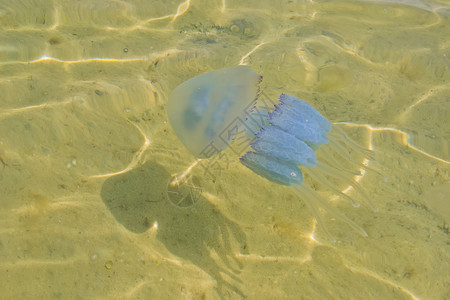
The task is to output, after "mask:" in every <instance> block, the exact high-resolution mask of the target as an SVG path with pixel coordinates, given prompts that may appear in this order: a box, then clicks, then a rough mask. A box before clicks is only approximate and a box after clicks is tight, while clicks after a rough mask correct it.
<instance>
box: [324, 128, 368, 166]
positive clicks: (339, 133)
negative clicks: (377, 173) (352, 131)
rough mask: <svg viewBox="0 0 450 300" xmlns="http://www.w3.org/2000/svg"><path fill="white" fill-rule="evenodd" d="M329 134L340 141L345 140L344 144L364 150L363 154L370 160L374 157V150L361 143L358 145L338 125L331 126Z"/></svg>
mask: <svg viewBox="0 0 450 300" xmlns="http://www.w3.org/2000/svg"><path fill="white" fill-rule="evenodd" d="M329 134H330V136H333V137H334V138H335V139H339V140H341V141H346V142H347V143H346V144H347V145H349V146H351V147H352V148H355V149H357V150H359V151H361V152H364V154H365V156H367V158H369V159H370V160H373V159H374V158H375V152H374V151H372V150H370V149H367V148H364V147H362V146H361V145H359V144H358V143H356V142H355V141H354V140H352V139H351V138H350V137H349V136H348V135H347V134H346V133H345V131H344V130H342V129H341V128H339V127H338V126H333V130H332V131H331V132H330V133H329Z"/></svg>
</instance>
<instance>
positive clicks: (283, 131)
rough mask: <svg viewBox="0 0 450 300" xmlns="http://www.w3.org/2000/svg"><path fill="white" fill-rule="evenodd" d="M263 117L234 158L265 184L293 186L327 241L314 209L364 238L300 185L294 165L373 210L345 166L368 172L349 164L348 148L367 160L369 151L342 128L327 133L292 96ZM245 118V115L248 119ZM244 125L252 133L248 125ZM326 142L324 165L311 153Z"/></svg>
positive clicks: (319, 120) (315, 114)
mask: <svg viewBox="0 0 450 300" xmlns="http://www.w3.org/2000/svg"><path fill="white" fill-rule="evenodd" d="M259 116H260V114H259ZM263 116H264V117H263V122H262V123H261V125H260V126H256V128H257V129H259V130H258V131H257V133H256V134H255V137H256V138H255V140H254V141H253V142H252V144H251V148H252V150H250V151H248V152H247V153H245V154H244V155H243V156H242V157H241V158H240V161H241V163H242V164H243V165H244V166H246V167H247V168H249V169H250V170H252V171H253V172H254V173H256V174H258V175H259V176H261V177H264V178H265V179H267V180H269V181H271V182H274V183H277V184H280V185H285V186H291V187H294V188H295V189H296V191H297V192H298V193H299V194H300V195H301V198H302V199H303V200H304V201H305V203H306V204H307V205H308V206H309V208H310V209H311V211H312V212H313V214H314V216H315V218H316V220H317V221H318V224H319V226H321V228H322V230H323V231H324V232H325V233H326V234H327V235H328V236H329V237H330V238H331V239H332V240H333V241H334V240H335V239H334V238H333V236H332V235H331V234H330V232H329V231H328V229H327V228H326V227H325V226H324V222H323V220H322V217H321V214H320V213H319V207H322V208H323V209H325V210H327V211H328V212H330V213H331V214H332V215H334V216H335V217H336V218H337V219H340V220H342V221H344V222H345V223H347V224H348V225H349V226H350V227H352V228H353V229H355V230H356V231H358V232H359V233H361V234H362V235H363V236H367V233H366V232H365V231H364V229H362V228H361V227H360V226H359V225H357V224H356V223H354V222H353V221H352V220H350V219H349V218H348V217H346V216H345V215H344V214H342V213H341V212H340V211H339V210H337V209H336V208H334V207H333V206H331V205H330V204H329V203H328V202H327V201H326V200H325V199H323V198H322V197H321V196H320V195H319V194H317V193H316V192H315V191H314V190H313V189H312V188H310V187H309V186H308V185H306V184H304V182H303V181H304V179H303V173H302V171H301V170H300V168H299V166H304V167H305V168H307V173H308V175H309V176H310V177H311V178H312V179H314V180H316V181H318V182H320V183H321V184H323V185H325V186H327V187H328V188H330V189H331V190H333V191H335V192H337V193H338V194H340V195H342V196H344V197H346V198H349V199H350V200H351V201H352V202H353V204H354V206H359V203H358V202H356V201H355V200H354V199H353V198H351V197H350V196H348V195H347V194H345V193H343V192H342V191H340V190H339V189H338V188H336V187H335V186H334V185H333V183H332V182H331V180H330V179H329V178H332V180H340V181H342V182H344V183H347V184H349V185H350V186H352V187H353V188H354V189H355V190H357V191H359V192H360V193H361V194H362V195H363V197H364V198H365V199H366V200H367V202H368V204H369V205H370V206H372V207H373V208H374V209H375V210H376V207H375V206H374V205H373V203H372V202H371V201H370V199H369V198H368V197H367V195H366V194H365V192H364V190H363V189H362V188H361V186H360V185H359V184H358V182H357V181H356V180H354V179H353V176H355V175H359V176H360V175H361V173H358V172H356V173H355V172H352V171H351V170H350V169H347V168H346V166H347V165H357V166H359V167H360V168H362V169H367V168H368V167H367V166H366V165H364V164H362V163H356V162H354V161H353V160H352V158H351V156H350V155H349V151H348V149H349V150H350V151H353V152H355V151H360V152H362V153H365V154H366V155H367V156H372V155H373V153H372V152H371V151H370V150H366V149H364V148H362V147H360V146H359V145H357V144H356V143H355V142H354V141H352V140H351V139H350V138H349V137H348V136H347V135H346V134H345V133H344V132H343V131H342V130H339V129H338V128H333V129H335V130H334V131H333V132H332V125H331V123H330V122H329V121H328V120H327V119H326V118H325V117H324V116H322V114H321V113H320V112H319V111H318V110H316V109H315V108H314V107H313V106H311V105H310V104H309V103H307V102H305V101H303V100H300V99H298V98H296V97H294V96H291V95H287V94H281V96H280V99H279V104H277V105H275V109H274V110H273V111H272V112H265V113H264V114H263ZM251 119H252V118H251V115H250V118H249V119H248V120H251ZM249 127H252V128H253V129H255V125H254V123H253V124H252V125H249ZM327 144H331V145H330V147H329V148H328V149H325V151H324V152H325V154H326V155H325V156H326V157H327V158H328V161H326V162H321V161H318V160H317V157H316V154H315V151H316V150H318V149H319V148H320V147H321V146H323V145H327ZM347 148H348V149H347Z"/></svg>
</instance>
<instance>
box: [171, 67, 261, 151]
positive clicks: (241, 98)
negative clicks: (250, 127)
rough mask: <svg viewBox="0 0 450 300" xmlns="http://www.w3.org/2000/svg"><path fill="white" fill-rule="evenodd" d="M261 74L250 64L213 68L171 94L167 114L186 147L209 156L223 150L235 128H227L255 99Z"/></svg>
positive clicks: (232, 135)
mask: <svg viewBox="0 0 450 300" xmlns="http://www.w3.org/2000/svg"><path fill="white" fill-rule="evenodd" d="M260 81H261V76H260V75H258V74H257V73H256V72H255V71H253V70H252V69H251V68H250V67H248V66H243V65H239V66H235V67H229V68H224V69H219V70H216V71H211V72H208V73H205V74H202V75H199V76H196V77H194V78H191V79H189V80H187V81H185V82H183V83H182V84H180V85H179V86H177V87H176V88H175V89H174V90H173V92H172V93H171V94H170V97H169V102H168V105H167V115H168V117H169V121H170V124H171V125H172V128H173V129H174V131H175V133H176V134H177V136H178V138H179V139H180V140H181V142H182V143H183V144H184V145H185V147H186V148H187V149H188V150H189V151H190V152H191V153H192V154H193V155H194V156H196V157H199V158H209V157H211V156H212V155H213V154H216V153H219V152H221V151H222V150H224V149H225V148H226V147H227V146H228V144H229V143H230V142H231V140H232V139H233V137H234V135H235V133H236V132H237V130H236V128H234V127H232V128H229V130H227V127H229V126H230V124H236V122H234V121H235V120H236V119H244V118H245V114H246V109H247V107H249V106H250V105H251V104H252V103H253V102H254V100H255V99H256V97H257V95H258V91H259V83H260Z"/></svg>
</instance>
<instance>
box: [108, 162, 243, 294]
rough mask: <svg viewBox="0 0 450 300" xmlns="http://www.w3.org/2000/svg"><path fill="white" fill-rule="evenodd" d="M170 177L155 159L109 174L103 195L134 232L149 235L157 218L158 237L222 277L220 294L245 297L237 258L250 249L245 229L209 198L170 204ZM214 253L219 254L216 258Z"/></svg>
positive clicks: (178, 253) (180, 254)
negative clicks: (186, 204)
mask: <svg viewBox="0 0 450 300" xmlns="http://www.w3.org/2000/svg"><path fill="white" fill-rule="evenodd" d="M170 178H171V176H170V174H169V173H168V172H167V171H166V169H165V168H164V167H163V166H161V165H160V164H158V163H156V162H151V161H150V162H147V163H145V164H144V165H142V166H141V167H139V168H136V169H133V170H131V171H129V172H127V173H124V174H119V175H116V176H113V177H110V178H108V179H107V180H106V181H105V182H104V184H103V186H102V190H101V197H102V200H103V202H104V203H105V205H106V207H107V208H108V209H109V210H110V212H111V213H112V215H113V216H114V217H115V219H116V220H117V222H119V223H120V224H122V225H123V226H124V227H125V228H126V229H127V230H129V231H131V232H134V233H143V232H145V231H147V230H148V229H149V228H150V227H151V226H153V224H154V223H155V222H157V224H158V229H157V234H156V238H157V239H158V240H159V241H160V242H162V243H163V244H164V245H165V247H166V249H167V250H168V251H170V252H171V253H172V254H174V255H176V256H178V257H181V258H183V259H185V260H188V261H190V262H191V263H193V264H194V265H196V266H198V267H199V268H201V269H202V270H203V271H205V272H206V273H208V274H209V275H210V276H211V277H212V278H213V279H214V280H216V282H217V286H216V289H217V292H218V293H219V295H220V296H225V295H226V293H228V292H229V291H231V292H235V293H237V294H238V295H240V296H242V297H244V295H243V293H242V291H241V290H240V289H239V287H238V286H239V285H240V284H241V280H240V279H239V273H240V271H241V269H242V267H243V266H242V264H241V263H240V262H239V261H238V260H237V259H236V258H235V253H236V252H242V253H247V252H246V248H247V246H246V236H245V234H244V232H243V231H242V229H241V228H240V227H239V225H238V224H236V223H234V222H233V221H232V220H230V219H228V218H227V217H226V216H224V215H223V214H221V213H220V210H219V209H217V208H216V207H215V206H214V205H213V204H211V203H210V202H208V201H207V200H206V199H204V198H200V199H199V200H198V201H197V203H196V204H195V206H193V207H190V208H180V207H177V206H175V205H174V204H172V203H170V202H169V201H168V200H167V197H166V189H167V184H168V182H169V180H170ZM233 242H234V243H233ZM236 243H237V244H238V245H239V246H237V245H236ZM237 247H239V248H240V249H238V250H236V248H237ZM213 252H214V253H215V254H216V255H217V257H218V258H213V257H212V256H211V253H213Z"/></svg>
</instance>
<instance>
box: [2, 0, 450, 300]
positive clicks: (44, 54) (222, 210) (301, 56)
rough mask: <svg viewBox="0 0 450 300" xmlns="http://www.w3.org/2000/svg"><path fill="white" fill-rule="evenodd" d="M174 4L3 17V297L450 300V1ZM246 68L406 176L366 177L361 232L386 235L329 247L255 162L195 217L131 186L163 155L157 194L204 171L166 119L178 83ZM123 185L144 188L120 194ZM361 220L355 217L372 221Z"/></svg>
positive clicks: (208, 198) (205, 193)
mask: <svg viewBox="0 0 450 300" xmlns="http://www.w3.org/2000/svg"><path fill="white" fill-rule="evenodd" d="M44 2H45V1H44ZM163 2H164V4H161V3H163ZM163 2H161V3H159V2H156V1H155V2H153V3H152V4H148V5H149V6H144V5H142V6H139V5H134V4H131V3H130V2H128V1H109V2H103V1H78V2H77V3H72V2H67V3H65V2H58V1H49V2H48V3H45V4H43V3H42V2H40V5H39V7H40V9H39V10H34V9H29V8H30V7H31V8H32V7H38V6H36V5H35V3H34V1H32V0H30V1H12V3H11V4H5V5H1V6H0V20H1V22H0V26H1V29H2V34H1V35H0V40H2V45H1V46H0V67H1V68H2V70H0V76H1V77H0V89H1V90H2V96H0V97H1V99H2V101H0V102H1V105H0V133H1V135H2V140H1V141H0V176H1V177H0V184H1V187H0V188H1V190H2V194H3V196H2V197H1V199H0V204H1V207H2V209H1V210H0V214H1V216H2V218H1V221H0V224H1V226H0V253H2V254H3V259H2V261H1V262H0V269H1V270H0V271H1V272H2V273H1V275H0V280H1V281H2V282H4V283H5V285H4V286H9V287H10V288H9V289H8V290H4V289H3V288H0V292H2V294H5V295H6V296H9V297H10V298H14V297H16V298H17V295H18V294H16V293H15V292H14V291H17V290H22V291H23V293H24V294H22V295H25V296H26V295H41V296H43V297H46V298H48V297H56V296H57V295H58V293H60V294H61V293H64V294H75V293H79V290H78V291H77V290H70V289H69V290H58V289H57V288H54V291H55V294H51V293H52V291H49V289H48V288H46V289H45V290H41V289H40V288H39V287H44V286H45V287H47V286H48V283H50V282H55V280H56V281H57V283H58V286H66V287H68V286H73V282H77V283H78V285H77V286H78V287H82V290H83V291H85V293H86V294H84V295H83V297H86V298H95V297H99V296H100V297H104V296H105V294H104V293H103V294H99V292H98V291H105V290H106V291H109V292H108V293H109V294H108V295H107V297H108V298H128V299H134V298H136V297H139V296H141V297H142V298H152V297H153V298H161V297H162V296H164V297H167V295H170V296H171V297H173V298H176V297H178V298H179V297H182V298H184V299H189V298H196V297H206V298H207V299H208V298H211V299H212V298H214V297H217V295H220V296H222V297H225V296H228V295H236V296H237V297H239V296H241V297H243V296H245V295H247V294H248V296H252V295H254V296H255V297H257V296H261V295H262V293H263V294H264V295H268V297H271V298H279V299H282V298H286V296H287V295H292V294H296V295H305V297H306V296H308V295H317V298H324V297H325V298H327V297H329V296H330V295H329V294H327V293H328V292H329V293H333V294H335V295H348V294H342V293H345V292H347V293H352V292H358V293H361V291H368V294H367V295H369V294H370V295H375V296H372V297H377V298H406V299H408V298H409V299H420V298H424V299H426V298H443V297H445V294H444V293H445V289H446V287H445V282H446V279H445V278H442V274H445V269H443V265H444V267H445V264H442V261H447V258H448V254H445V253H443V252H441V251H440V250H439V249H443V248H445V246H444V247H442V245H444V244H445V241H446V235H445V230H447V232H448V227H446V226H448V225H446V224H445V223H444V224H442V223H440V221H437V220H436V219H435V217H434V215H433V214H432V212H430V211H429V210H427V209H426V208H424V206H423V204H422V202H421V200H420V195H421V194H422V193H423V192H424V191H427V190H428V189H431V188H432V187H433V186H435V185H436V186H439V185H440V184H444V183H445V181H446V180H448V164H449V155H448V136H446V134H447V135H448V132H445V130H442V126H445V124H448V101H446V96H445V95H446V94H448V92H449V88H448V78H449V71H448V67H447V68H446V67H445V66H448V55H449V52H448V50H449V46H450V45H449V44H448V41H446V40H445V39H443V38H442V36H448V34H446V33H444V32H441V33H439V30H437V29H439V28H444V29H443V30H444V31H445V30H446V29H445V28H450V27H449V26H448V22H449V21H448V16H446V15H445V13H441V12H443V11H444V12H445V7H442V5H440V4H438V2H436V3H431V4H428V5H423V6H421V5H419V7H410V6H398V5H397V6H391V5H390V4H387V3H383V4H382V5H378V4H370V3H355V2H354V1H353V2H348V3H342V2H341V3H340V4H337V3H336V4H334V3H316V2H315V1H305V2H304V3H298V2H294V1H291V2H287V3H282V2H279V3H278V2H277V4H274V1H267V3H265V2H261V1H254V3H252V1H250V2H246V3H238V2H236V1H225V0H223V1H210V2H207V3H199V2H198V1H191V0H187V1H163ZM8 5H10V6H8ZM151 5H153V6H151ZM274 6H276V7H274ZM352 11H357V12H358V13H357V15H358V16H355V14H351V13H350V12H352ZM268 16H270V18H269V19H268ZM273 24H276V26H274V25H273ZM393 27H395V32H392V31H391V28H393ZM418 39H419V40H420V39H422V40H425V39H426V41H427V43H425V44H424V43H419V42H418V41H417V40H418ZM387 45H391V46H387ZM389 47H391V48H389ZM238 64H244V65H249V66H250V67H252V68H254V69H255V70H256V71H257V72H258V73H260V74H262V75H263V76H264V82H265V83H266V85H265V86H263V87H262V89H263V90H264V91H265V92H266V93H268V94H274V95H279V94H280V93H281V92H289V93H290V94H294V95H296V96H299V97H300V98H304V99H305V100H308V101H311V103H312V104H313V105H314V106H315V107H317V108H318V110H319V111H321V112H322V113H323V114H324V115H325V116H327V118H328V119H329V120H331V121H334V126H339V127H341V128H343V129H345V130H346V132H349V133H352V132H357V131H361V132H363V133H365V135H364V136H365V138H366V139H364V138H361V139H360V140H359V142H360V144H361V145H362V146H364V147H367V148H368V149H371V150H373V151H375V152H376V153H377V160H380V162H378V163H377V164H374V166H373V167H374V168H376V169H378V170H379V171H380V173H382V174H383V175H384V176H386V179H387V182H384V181H383V179H382V178H381V179H380V178H379V177H378V178H377V179H374V178H375V177H376V175H375V176H372V175H370V172H367V173H364V170H361V174H363V176H358V177H357V179H358V180H359V181H360V184H361V185H364V187H366V186H367V190H368V192H369V194H370V195H371V196H372V195H373V197H374V198H375V199H377V201H378V203H377V204H378V206H379V207H380V211H379V212H378V213H377V214H376V217H373V213H372V212H370V213H367V212H366V213H365V214H361V217H359V219H358V223H360V224H361V225H362V226H363V227H364V228H365V229H366V230H367V231H368V234H369V237H368V238H363V237H359V236H356V235H355V236H353V235H350V236H347V237H346V236H345V235H340V236H339V237H340V238H342V241H340V242H337V243H328V242H326V241H324V240H322V239H321V235H320V233H319V232H320V230H316V222H315V221H314V219H313V218H312V217H311V216H310V213H309V212H308V211H307V209H306V208H304V207H303V206H302V204H301V200H300V199H294V200H292V199H293V196H292V193H290V192H289V191H285V190H278V189H274V188H273V186H268V185H267V183H266V182H265V181H262V179H258V178H256V177H255V176H252V174H250V172H247V171H245V169H244V168H243V167H241V166H239V164H236V165H231V167H230V168H229V169H227V170H225V172H224V174H223V175H222V176H221V177H220V178H218V180H217V182H216V183H215V187H214V188H212V189H203V190H202V197H203V198H204V199H205V200H204V201H200V202H199V203H197V204H196V206H194V207H192V208H188V209H186V210H183V209H178V210H176V209H175V210H173V211H167V210H166V209H167V208H166V207H165V206H162V204H164V203H166V202H164V201H162V202H161V203H162V204H161V206H158V205H159V204H158V203H160V202H155V203H152V202H149V201H148V199H146V201H147V202H146V201H143V202H133V201H134V200H135V199H137V198H139V193H141V194H142V193H143V194H145V193H147V192H149V191H148V188H146V187H145V186H144V187H139V186H135V185H133V184H132V183H133V182H136V181H137V180H139V178H140V176H143V175H142V174H146V173H145V172H146V170H147V169H146V166H147V165H148V163H149V162H152V163H153V162H155V161H156V162H158V163H160V164H161V165H162V166H164V168H160V169H158V168H159V166H156V167H155V168H153V169H150V170H151V171H152V172H153V171H154V172H156V177H155V175H149V177H148V180H152V181H154V180H157V179H158V178H157V175H158V174H160V173H162V172H163V171H162V170H166V172H167V175H166V177H164V178H163V179H164V180H163V181H164V182H167V181H168V180H169V179H170V178H175V179H176V180H179V181H183V180H184V179H185V178H186V177H189V176H190V175H191V173H195V172H196V171H198V170H199V168H200V166H199V164H200V163H201V162H199V161H194V158H193V157H192V156H190V154H189V153H188V152H187V151H185V150H184V149H183V148H182V145H181V144H180V142H179V141H178V140H177V138H176V137H175V135H174V133H173V132H172V131H171V128H170V126H169V124H168V122H167V117H166V114H165V101H166V99H167V97H168V95H169V93H170V91H171V89H173V88H174V87H175V86H176V85H177V84H179V83H181V82H183V81H184V80H186V79H188V78H190V77H193V76H195V75H198V74H200V73H204V72H207V71H210V70H213V69H219V68H222V67H226V66H234V65H238ZM447 127H448V125H447ZM439 128H440V129H441V130H440V131H439ZM235 160H236V162H238V159H237V156H236V157H235ZM190 161H193V162H194V163H193V164H192V165H191V166H190V165H189V162H190ZM231 163H233V162H231ZM362 163H363V164H365V165H369V164H370V165H371V164H372V162H370V161H367V160H364V161H362ZM160 171H161V172H160ZM134 172H137V173H134ZM129 174H137V175H136V176H134V175H133V176H129V177H127V176H128V175H129ZM151 174H153V173H151ZM152 176H153V177H152ZM161 176H162V175H161ZM116 179H117V180H116ZM114 180H115V181H114ZM375 180H377V183H374V181H375ZM108 182H114V184H113V185H112V186H116V187H117V186H121V185H124V186H125V187H128V190H127V189H125V190H127V191H128V193H129V194H131V195H128V196H127V193H120V190H118V189H112V190H111V192H110V193H109V194H108V193H105V192H104V190H105V189H106V188H105V186H106V185H107V184H108ZM380 182H381V183H380ZM127 184H128V185H127ZM236 187H239V189H237V188H236ZM164 188H165V187H164ZM389 188H391V189H389ZM392 189H393V190H392ZM342 190H343V192H344V193H353V192H354V191H352V188H351V187H343V188H342ZM134 191H136V193H134ZM107 192H109V191H107ZM150 192H152V191H150ZM150 192H149V193H150ZM157 192H158V191H156V192H155V193H154V194H151V195H153V196H154V195H157ZM163 192H165V191H163ZM105 194H107V197H106V196H104V195H105ZM327 196H329V198H330V199H335V198H336V199H338V196H334V195H332V194H329V195H328V194H327ZM105 197H106V198H105ZM121 198H124V199H127V200H128V201H129V202H131V203H127V202H120V199H121ZM105 199H107V200H108V201H109V200H111V199H113V200H114V201H115V202H114V201H113V202H111V203H110V202H108V201H107V200H105ZM102 200H103V201H102ZM291 200H292V201H291ZM333 202H334V204H336V205H341V204H342V205H344V202H345V201H342V202H341V201H339V202H335V201H333ZM133 205H134V206H133ZM355 210H356V209H354V208H352V209H348V210H346V213H352V211H353V215H352V219H354V218H358V211H363V208H359V209H358V210H356V212H355ZM141 211H142V214H140V213H141ZM155 211H156V212H157V213H158V217H155V218H150V217H147V216H145V214H151V213H154V212H155ZM133 213H135V214H133ZM187 215H189V216H187ZM146 217H147V218H146ZM374 218H375V219H374ZM172 219H175V220H178V222H176V223H170V222H169V220H172ZM193 219H195V222H194V221H192V220H193ZM391 220H394V222H391ZM336 226H338V224H337V223H336ZM187 229H191V231H187ZM185 230H186V231H185ZM337 230H338V229H336V231H337ZM191 232H196V233H197V234H196V235H195V234H192V235H190V234H191ZM242 236H246V238H243V237H242ZM346 239H352V240H351V241H348V240H346ZM429 247H433V248H432V249H430V248H429ZM38 273H39V274H40V275H39V276H38V277H36V278H39V280H38V281H36V280H35V277H33V276H34V275H35V274H38ZM33 274H34V275H33ZM52 274H53V275H52ZM55 274H56V275H55ZM92 274H93V275H92ZM124 274H126V275H124ZM55 276H56V277H55ZM336 278H343V280H345V281H342V282H339V283H336V282H335V281H336ZM24 280H26V282H28V284H26V285H25V286H23V285H21V286H20V287H19V286H17V283H19V282H24ZM298 282H304V283H305V284H302V285H299V284H298ZM427 282H432V284H431V283H430V285H429V284H428V283H427ZM92 284H95V285H96V286H98V287H99V288H98V289H97V288H96V289H92V288H89V287H92ZM348 284H350V285H348ZM180 285H181V287H180ZM261 286H270V287H271V289H270V290H264V289H263V290H261ZM244 287H245V288H244ZM368 287H371V288H370V289H369V288H368ZM327 291H328V292H327Z"/></svg>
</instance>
